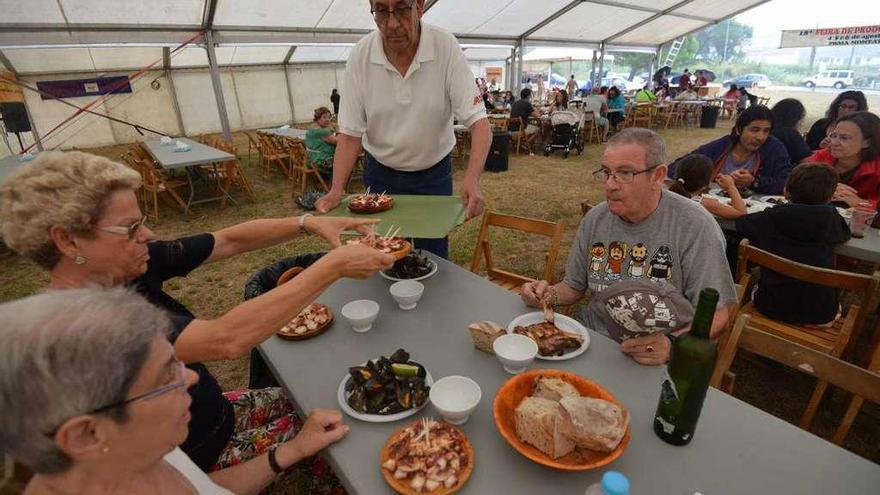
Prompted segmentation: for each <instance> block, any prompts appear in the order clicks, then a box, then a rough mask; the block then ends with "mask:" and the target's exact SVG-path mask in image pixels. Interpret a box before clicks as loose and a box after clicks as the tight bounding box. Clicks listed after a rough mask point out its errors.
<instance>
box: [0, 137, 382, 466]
mask: <svg viewBox="0 0 880 495" xmlns="http://www.w3.org/2000/svg"><path fill="white" fill-rule="evenodd" d="M139 186H140V176H139V175H138V174H137V173H136V172H134V171H133V170H131V169H129V168H127V167H125V166H124V165H121V164H119V163H115V162H113V161H111V160H108V159H106V158H101V157H98V156H94V155H89V154H86V153H80V152H69V153H61V152H48V153H41V154H40V155H39V156H38V157H37V158H36V159H35V160H34V161H33V162H32V163H31V164H29V165H28V166H27V167H24V168H22V169H20V170H19V171H17V172H16V173H13V174H11V175H10V176H8V177H7V179H6V180H5V181H4V182H3V183H2V184H0V235H2V237H3V240H4V241H5V242H6V243H7V244H8V245H9V246H10V247H11V248H12V249H14V250H15V251H17V252H18V253H20V254H22V255H24V256H27V257H30V258H31V259H32V260H34V261H35V262H37V263H38V264H39V265H40V266H42V267H43V268H45V269H46V270H47V271H48V272H49V275H50V279H51V281H50V287H51V288H54V289H68V288H79V287H91V286H103V287H112V286H127V287H131V288H133V289H134V290H136V291H137V292H139V293H140V294H142V295H143V296H144V297H145V298H146V299H147V300H148V301H150V302H151V303H153V304H154V305H156V306H158V307H159V308H162V309H164V310H166V311H167V312H168V313H169V316H170V318H171V321H172V330H171V331H170V332H169V334H168V338H169V340H170V341H171V342H172V343H173V344H174V349H175V353H176V354H177V356H178V357H179V358H180V360H181V361H183V362H184V363H187V365H188V367H189V368H190V369H191V370H193V371H195V372H196V373H197V374H198V375H199V382H198V383H197V384H196V385H194V386H192V387H191V388H190V389H189V392H190V395H191V397H192V405H191V407H190V411H191V413H192V416H193V421H192V424H191V428H190V432H189V436H188V437H187V439H186V441H185V442H184V443H183V444H182V446H181V448H182V449H183V451H184V452H186V453H187V454H188V455H189V456H190V457H191V458H192V459H193V461H195V462H196V464H198V465H199V467H201V468H202V469H203V470H209V469H218V468H222V467H225V466H229V465H232V464H236V463H239V462H241V461H244V460H247V459H248V458H251V457H253V456H254V455H257V454H259V453H261V452H262V451H264V450H265V448H266V447H267V446H268V445H271V444H274V443H277V442H283V441H285V440H287V439H288V438H290V437H291V436H292V435H293V434H295V433H296V430H297V429H298V428H299V427H300V425H301V421H300V419H299V418H298V417H297V416H296V415H295V413H294V412H293V408H292V406H291V404H290V402H289V401H288V400H287V399H286V398H284V396H283V394H281V392H280V390H279V389H278V388H269V389H262V390H256V391H246V392H232V393H227V394H225V395H224V394H223V393H222V390H221V389H220V386H219V385H218V384H217V381H216V380H215V379H214V377H213V376H212V375H211V373H210V372H209V371H208V369H207V368H206V367H205V366H204V365H203V364H201V363H202V362H203V361H217V360H227V359H236V358H239V357H242V356H245V355H246V354H247V353H249V352H250V351H251V349H252V348H254V347H255V346H256V345H257V344H259V343H260V342H262V341H263V340H265V339H267V338H269V337H270V336H272V335H273V334H274V333H275V332H276V331H277V330H278V329H279V328H281V327H282V326H283V325H284V324H285V323H287V322H288V321H290V320H291V319H292V318H293V317H295V316H296V315H297V314H299V312H300V311H301V310H302V309H303V308H304V307H305V306H306V305H308V304H309V303H311V302H312V301H314V299H315V298H316V297H317V296H318V295H319V294H320V293H321V292H322V291H323V290H324V289H326V288H327V287H329V286H330V285H331V284H332V283H333V282H334V281H336V280H337V279H339V278H341V277H351V278H366V277H368V276H370V275H371V274H373V273H374V272H375V271H377V270H379V269H385V268H388V267H390V266H391V265H392V263H393V258H392V257H391V256H390V255H387V254H383V253H381V252H379V251H378V250H375V249H371V248H369V247H366V246H339V244H340V241H339V235H340V233H341V232H342V231H343V230H346V229H356V230H358V231H361V232H362V233H367V232H369V231H370V230H371V227H370V224H371V223H372V222H373V221H372V220H356V219H350V218H331V217H313V216H310V215H307V214H306V215H303V216H300V217H294V218H272V219H259V220H251V221H248V222H244V223H242V224H238V225H234V226H231V227H227V228H224V229H221V230H218V231H216V232H212V233H202V234H196V235H192V236H188V237H182V238H179V239H175V240H171V241H160V240H156V239H155V237H154V235H153V232H152V231H151V230H150V229H149V228H148V227H147V226H146V225H145V224H144V221H145V219H146V217H145V216H144V215H143V213H142V212H141V209H140V207H139V205H138V201H137V197H136V195H135V191H136V190H137V188H138V187H139ZM303 233H314V234H318V235H320V236H321V237H323V238H325V239H327V240H328V241H329V242H330V243H332V244H333V245H334V246H338V247H335V248H334V249H332V250H331V251H329V252H328V253H327V254H326V255H324V256H322V257H320V258H319V259H318V260H317V261H316V262H315V263H313V264H312V265H311V266H310V267H309V268H307V269H306V270H305V271H303V272H302V273H300V274H299V275H298V276H297V277H296V278H295V279H293V280H291V281H290V282H288V283H286V284H283V285H281V286H279V287H277V288H276V289H273V290H271V291H269V292H267V293H265V294H263V295H262V296H260V297H256V298H254V299H250V300H248V301H245V302H243V303H241V304H239V305H238V306H236V307H234V308H232V309H231V310H229V311H228V312H227V313H225V314H223V315H222V316H220V317H217V318H214V319H206V318H197V317H196V316H195V315H193V314H192V313H191V312H190V311H189V310H188V309H187V308H186V306H184V305H183V304H182V303H180V302H179V301H177V300H176V299H174V298H173V297H171V296H170V295H168V294H167V293H165V292H164V291H163V283H164V282H165V281H167V280H169V279H171V278H174V277H183V276H186V275H187V274H188V273H189V272H191V271H192V270H194V269H196V268H198V267H199V266H202V265H204V264H208V263H212V262H215V261H219V260H222V259H225V258H229V257H231V256H235V255H237V254H241V253H246V252H248V251H254V250H257V249H261V248H265V247H269V246H272V245H276V244H280V243H283V242H286V241H289V240H291V239H293V238H294V237H297V236H298V235H301V234H303ZM257 440H259V442H257ZM331 482H332V480H331Z"/></svg>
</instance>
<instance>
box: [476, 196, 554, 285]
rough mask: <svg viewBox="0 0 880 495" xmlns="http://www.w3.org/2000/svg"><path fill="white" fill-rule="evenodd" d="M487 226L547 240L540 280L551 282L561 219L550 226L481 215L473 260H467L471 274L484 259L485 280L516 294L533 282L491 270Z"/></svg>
mask: <svg viewBox="0 0 880 495" xmlns="http://www.w3.org/2000/svg"><path fill="white" fill-rule="evenodd" d="M490 226H495V227H501V228H506V229H512V230H518V231H520V232H527V233H530V234H538V235H543V236H547V237H549V238H550V248H549V250H548V251H547V254H546V255H545V257H544V274H543V279H544V280H546V281H548V282H550V283H553V279H554V275H555V269H556V257H557V255H558V254H559V245H560V243H561V242H562V232H563V231H564V230H565V222H564V221H563V220H559V221H558V222H556V223H553V222H547V221H544V220H534V219H530V218H523V217H516V216H512V215H502V214H500V213H493V212H491V211H487V212H485V213H484V214H483V223H482V225H481V226H480V234H479V236H478V237H477V245H476V248H475V249H474V257H473V259H472V260H471V271H472V272H474V273H479V270H480V265H481V261H482V259H485V260H486V275H487V276H488V278H489V280H490V281H491V282H493V283H495V284H497V285H500V286H501V287H504V288H505V289H507V290H509V291H512V292H516V293H519V290H520V287H521V286H522V284H524V283H526V282H533V281H534V280H535V279H533V278H529V277H526V276H524V275H519V274H516V273H513V272H509V271H506V270H502V269H499V268H496V267H495V263H494V260H493V259H492V249H491V247H490V246H489V227H490Z"/></svg>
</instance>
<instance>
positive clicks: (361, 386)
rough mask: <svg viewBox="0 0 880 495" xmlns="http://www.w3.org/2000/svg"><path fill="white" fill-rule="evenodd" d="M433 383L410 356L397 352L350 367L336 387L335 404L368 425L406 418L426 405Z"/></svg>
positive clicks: (422, 367) (426, 372)
mask: <svg viewBox="0 0 880 495" xmlns="http://www.w3.org/2000/svg"><path fill="white" fill-rule="evenodd" d="M433 384H434V379H433V378H431V374H430V373H428V370H426V369H425V367H424V366H422V365H421V364H419V363H417V362H415V361H411V360H410V356H409V353H408V352H406V351H405V350H403V349H398V350H397V351H395V352H394V354H392V355H391V357H385V356H380V357H379V359H373V360H370V361H367V362H366V363H363V364H361V365H359V366H352V367H351V368H349V369H348V374H346V375H345V377H344V378H343V379H342V382H340V383H339V390H338V391H337V400H338V401H339V406H340V407H341V408H342V410H343V411H345V414H348V415H349V416H351V417H353V418H355V419H359V420H361V421H368V422H371V423H388V422H392V421H397V420H399V419H403V418H407V417H409V416H412V415H413V414H415V413H417V412H418V411H419V410H421V409H422V408H423V407H425V406H426V405H427V404H428V393H429V392H430V391H431V385H433Z"/></svg>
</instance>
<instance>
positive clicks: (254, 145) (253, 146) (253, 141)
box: [244, 132, 263, 166]
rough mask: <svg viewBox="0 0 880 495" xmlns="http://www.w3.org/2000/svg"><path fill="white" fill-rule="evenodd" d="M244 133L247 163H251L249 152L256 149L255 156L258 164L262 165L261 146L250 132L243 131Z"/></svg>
mask: <svg viewBox="0 0 880 495" xmlns="http://www.w3.org/2000/svg"><path fill="white" fill-rule="evenodd" d="M244 135H245V136H247V138H248V155H247V156H248V163H249V164H251V165H253V162H251V153H253V151H254V150H256V152H257V158H259V160H260V165H261V166H262V164H263V148H262V147H261V145H260V143H259V141H257V139H256V138H254V136H252V135H251V133H249V132H245V133H244Z"/></svg>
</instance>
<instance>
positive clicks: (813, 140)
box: [807, 91, 868, 150]
mask: <svg viewBox="0 0 880 495" xmlns="http://www.w3.org/2000/svg"><path fill="white" fill-rule="evenodd" d="M866 111H868V100H867V99H865V93H862V92H861V91H844V92H843V93H840V94H839V95H837V98H835V99H834V101H832V102H831V106H829V107H828V111H827V112H825V118H822V119H819V120H817V121H816V122H815V123H813V126H812V127H810V132H808V133H807V146H809V147H810V149H811V150H818V149H820V148H827V147H828V142H827V141H826V136H827V135H828V130H829V128H830V127H831V126H832V124H834V123H835V122H837V119H838V118H840V117H843V116H844V115H848V114H851V113H855V112H866Z"/></svg>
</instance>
